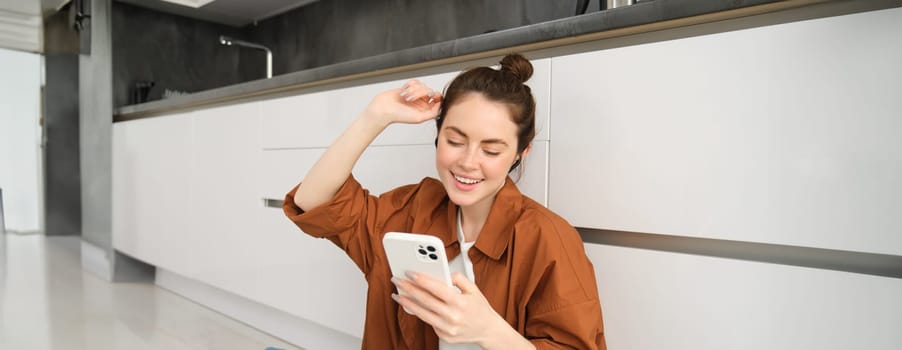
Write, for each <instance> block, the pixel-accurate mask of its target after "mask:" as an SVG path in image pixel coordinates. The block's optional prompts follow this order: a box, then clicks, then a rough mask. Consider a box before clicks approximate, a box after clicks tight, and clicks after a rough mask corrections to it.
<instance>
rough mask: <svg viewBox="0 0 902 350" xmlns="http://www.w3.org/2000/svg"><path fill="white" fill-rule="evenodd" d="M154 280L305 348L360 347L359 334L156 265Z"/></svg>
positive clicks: (354, 348)
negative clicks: (344, 331)
mask: <svg viewBox="0 0 902 350" xmlns="http://www.w3.org/2000/svg"><path fill="white" fill-rule="evenodd" d="M156 284H157V286H159V287H161V288H164V289H167V290H169V291H172V292H173V293H176V294H179V295H181V296H183V297H185V298H188V299H191V300H192V301H194V302H196V303H198V304H201V305H204V306H206V307H208V308H211V309H213V310H216V311H218V312H220V313H222V314H224V315H226V316H229V317H231V318H233V319H236V320H238V321H239V322H243V323H245V324H247V325H249V326H251V327H254V328H257V329H259V330H261V331H263V332H265V333H268V334H270V335H272V336H274V337H276V338H279V339H282V340H284V341H285V342H288V343H291V344H294V345H297V346H299V347H302V348H304V349H308V350H318V349H328V350H334V349H339V350H340V349H349V350H357V349H360V344H361V341H362V340H361V339H360V338H357V337H355V336H352V335H349V334H346V333H343V332H340V331H337V330H335V329H332V328H329V327H325V326H323V325H320V324H318V323H316V322H313V321H310V320H307V319H304V318H300V317H297V316H294V315H291V314H289V313H287V312H285V311H282V310H279V309H276V308H273V307H270V306H267V305H263V304H261V303H258V302H255V301H253V300H250V299H247V298H245V297H242V296H238V295H235V294H232V293H230V292H227V291H224V290H222V289H219V288H216V287H212V286H209V285H207V284H204V283H201V282H198V281H196V280H193V279H190V278H187V277H184V276H181V275H179V274H177V273H174V272H171V271H167V270H164V269H161V268H157V271H156Z"/></svg>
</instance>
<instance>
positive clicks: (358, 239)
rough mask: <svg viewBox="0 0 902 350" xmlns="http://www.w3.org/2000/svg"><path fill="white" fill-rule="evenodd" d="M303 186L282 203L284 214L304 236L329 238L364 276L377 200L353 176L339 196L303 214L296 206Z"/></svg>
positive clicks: (368, 258) (367, 266) (349, 177)
mask: <svg viewBox="0 0 902 350" xmlns="http://www.w3.org/2000/svg"><path fill="white" fill-rule="evenodd" d="M303 185H304V184H303V183H301V184H299V185H298V186H295V187H294V188H293V189H292V190H291V191H290V192H288V194H287V195H285V201H284V202H283V203H282V211H283V212H285V216H287V217H288V219H290V220H291V221H292V222H294V224H295V225H297V226H298V227H299V228H300V229H301V230H302V231H303V232H304V233H306V234H308V235H310V236H313V237H317V238H326V239H328V240H330V241H332V243H334V244H335V245H337V246H338V247H340V248H341V249H342V250H344V251H345V252H346V253H347V254H348V256H349V257H350V258H351V259H352V260H354V263H355V264H357V267H358V268H360V270H361V271H363V272H364V273H368V271H369V269H370V257H371V254H372V253H371V248H372V245H371V244H370V242H369V240H370V233H371V232H372V228H373V227H374V226H375V218H374V217H373V216H372V215H370V214H371V213H374V212H375V210H374V209H373V208H371V207H374V206H375V205H376V201H377V199H376V198H375V197H374V196H371V195H370V194H369V192H368V191H367V190H365V189H363V187H361V186H360V183H358V182H357V180H356V179H354V177H353V176H348V179H347V180H345V182H344V184H342V185H341V188H339V190H338V192H337V193H336V194H335V196H334V197H332V199H331V200H329V201H328V202H326V203H323V204H321V205H319V206H318V207H316V208H313V209H311V210H309V211H306V212H305V211H304V210H303V209H301V208H300V207H298V206H297V205H296V204H295V203H294V194H295V193H296V192H297V190H298V188H300V186H303Z"/></svg>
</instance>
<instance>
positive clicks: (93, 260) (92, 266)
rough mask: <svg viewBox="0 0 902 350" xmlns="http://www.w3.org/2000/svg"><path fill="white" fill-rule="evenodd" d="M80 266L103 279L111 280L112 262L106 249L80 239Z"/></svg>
mask: <svg viewBox="0 0 902 350" xmlns="http://www.w3.org/2000/svg"><path fill="white" fill-rule="evenodd" d="M81 268H82V269H83V270H85V271H88V272H90V273H92V274H94V275H96V276H97V277H100V278H102V279H103V280H104V281H107V282H112V281H113V264H112V262H111V261H110V256H109V254H107V250H106V249H103V248H101V247H98V246H96V245H94V244H92V243H90V242H88V241H85V240H82V241H81Z"/></svg>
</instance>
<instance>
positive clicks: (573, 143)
mask: <svg viewBox="0 0 902 350" xmlns="http://www.w3.org/2000/svg"><path fill="white" fill-rule="evenodd" d="M900 13H902V11H900V10H899V9H892V10H885V11H876V12H867V13H861V14H855V15H848V16H842V17H832V18H825V19H818V20H813V21H804V22H795V23H789V24H782V25H775V26H768V27H761V28H754V29H747V30H740V31H734V32H727V33H721V34H715V35H706V36H700V37H693V38H687V39H680V40H673V41H666V42H658V43H653V44H646V45H639V46H631V47H623V48H615V49H609V50H603V51H597V52H590V53H583V54H576V55H570V56H563V57H556V58H554V59H553V61H552V65H553V70H552V71H553V79H552V89H553V91H554V94H553V96H552V108H553V114H554V115H555V120H554V127H553V131H552V138H553V142H552V149H551V166H550V172H551V174H550V179H551V180H550V181H551V183H550V188H549V190H550V194H549V202H550V206H551V208H553V209H554V210H556V211H557V212H559V213H560V214H562V215H563V216H564V217H566V218H568V219H569V220H571V222H572V223H573V224H574V225H576V226H585V227H593V228H605V229H615V230H625V231H638V232H649V233H665V234H674V235H685V236H699V237H710V238H720V239H729V240H745V241H756V242H765V243H777V244H789V245H800V246H811V247H819V248H832V249H843V250H853V251H865V252H876V253H887V254H902V235H899V234H898V233H899V232H902V220H899V219H898V217H899V213H900V212H902V201H900V200H899V198H902V186H899V185H898V179H900V178H902V138H900V137H899V130H902V118H899V115H900V113H902V100H900V99H899V98H898V96H897V95H898V91H900V90H902V65H899V64H898V62H902V41H899V40H898V38H896V36H895V34H894V33H898V32H900V31H902V22H900V21H898V20H897V19H898V17H899V14H900ZM850 48H854V49H850Z"/></svg>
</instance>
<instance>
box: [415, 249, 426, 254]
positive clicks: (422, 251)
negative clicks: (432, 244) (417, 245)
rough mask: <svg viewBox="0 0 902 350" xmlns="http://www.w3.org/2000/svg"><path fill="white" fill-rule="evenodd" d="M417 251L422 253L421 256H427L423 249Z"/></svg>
mask: <svg viewBox="0 0 902 350" xmlns="http://www.w3.org/2000/svg"><path fill="white" fill-rule="evenodd" d="M417 251H418V252H420V255H426V254H427V253H426V251H425V250H423V249H419V250H417Z"/></svg>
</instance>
